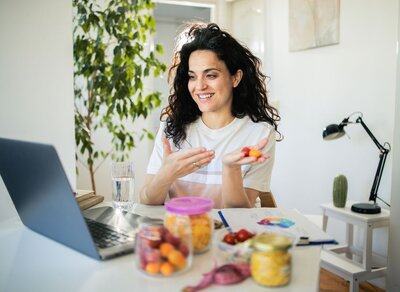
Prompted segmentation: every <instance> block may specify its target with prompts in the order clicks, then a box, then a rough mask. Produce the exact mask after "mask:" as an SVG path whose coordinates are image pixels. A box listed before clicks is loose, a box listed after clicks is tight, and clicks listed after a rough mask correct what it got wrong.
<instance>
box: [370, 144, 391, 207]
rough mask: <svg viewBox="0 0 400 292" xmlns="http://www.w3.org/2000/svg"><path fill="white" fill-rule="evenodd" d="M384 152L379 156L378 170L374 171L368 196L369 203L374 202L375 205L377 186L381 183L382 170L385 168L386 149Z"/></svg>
mask: <svg viewBox="0 0 400 292" xmlns="http://www.w3.org/2000/svg"><path fill="white" fill-rule="evenodd" d="M385 150H386V151H383V152H381V153H380V154H379V163H378V168H377V169H376V173H375V178H374V182H373V184H372V188H371V193H370V195H369V201H374V203H376V198H377V197H378V188H379V184H380V182H381V177H382V173H383V168H384V167H385V162H386V157H387V154H388V153H389V151H388V150H387V149H385ZM385 203H386V202H385ZM386 204H387V203H386Z"/></svg>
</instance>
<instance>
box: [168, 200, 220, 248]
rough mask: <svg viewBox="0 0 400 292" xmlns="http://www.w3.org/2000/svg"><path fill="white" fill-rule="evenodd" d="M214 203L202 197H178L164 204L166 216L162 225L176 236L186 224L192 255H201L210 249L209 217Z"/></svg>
mask: <svg viewBox="0 0 400 292" xmlns="http://www.w3.org/2000/svg"><path fill="white" fill-rule="evenodd" d="M213 204H214V202H213V201H212V200H211V199H209V198H203V197H179V198H173V199H171V200H169V201H167V202H165V209H166V215H165V220H164V224H165V227H167V228H168V229H169V230H171V232H173V233H174V234H175V235H176V236H179V235H180V234H181V233H182V232H184V226H186V222H189V225H190V228H191V231H192V246H193V252H194V253H201V252H204V251H206V250H208V249H209V248H210V245H211V242H212V241H211V239H212V233H213V229H214V223H213V220H212V218H211V216H210V215H209V211H211V209H212V207H213Z"/></svg>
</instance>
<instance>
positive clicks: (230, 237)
mask: <svg viewBox="0 0 400 292" xmlns="http://www.w3.org/2000/svg"><path fill="white" fill-rule="evenodd" d="M223 242H225V243H227V244H231V245H235V244H236V236H235V233H228V234H225V236H224V239H223Z"/></svg>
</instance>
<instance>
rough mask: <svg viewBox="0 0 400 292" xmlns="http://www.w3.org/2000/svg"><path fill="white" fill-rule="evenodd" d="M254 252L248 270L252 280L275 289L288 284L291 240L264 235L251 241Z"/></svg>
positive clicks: (276, 235) (281, 236) (274, 235)
mask: <svg viewBox="0 0 400 292" xmlns="http://www.w3.org/2000/svg"><path fill="white" fill-rule="evenodd" d="M252 246H253V248H254V251H253V253H252V255H251V260H250V270H251V276H252V277H253V279H254V280H255V281H256V282H257V283H258V284H260V285H263V286H269V287H277V286H283V285H286V284H288V283H289V281H290V274H291V268H292V266H291V255H290V253H289V248H290V247H291V246H292V239H291V238H290V237H288V236H285V235H281V234H274V233H264V234H260V235H257V236H256V237H254V238H253V239H252Z"/></svg>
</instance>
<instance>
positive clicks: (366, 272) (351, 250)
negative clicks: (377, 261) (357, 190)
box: [321, 202, 390, 291]
mask: <svg viewBox="0 0 400 292" xmlns="http://www.w3.org/2000/svg"><path fill="white" fill-rule="evenodd" d="M352 203H353V202H347V204H346V207H345V208H336V207H335V206H333V204H332V203H329V204H323V205H321V208H322V213H323V222H322V229H323V230H324V231H326V230H327V225H328V219H329V217H331V218H335V219H338V220H341V221H343V222H345V223H346V242H345V244H344V245H342V246H337V247H336V246H333V247H329V248H327V250H326V251H325V250H324V251H323V252H322V254H321V266H322V267H323V268H325V269H327V270H329V271H331V272H333V273H335V274H338V275H339V276H341V277H343V278H345V279H347V280H349V281H350V291H358V285H359V282H360V281H364V280H368V279H374V278H379V277H383V276H385V275H386V267H373V265H372V254H373V253H372V235H373V231H374V229H376V228H381V227H389V217H390V212H389V211H388V210H385V209H382V212H381V213H379V214H360V213H355V212H352V211H351V205H352ZM354 225H355V226H358V227H360V228H361V229H362V230H363V243H364V246H363V248H362V249H360V248H358V247H356V246H355V245H354V228H353V227H354ZM356 256H358V257H360V258H361V262H358V261H357V260H356Z"/></svg>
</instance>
